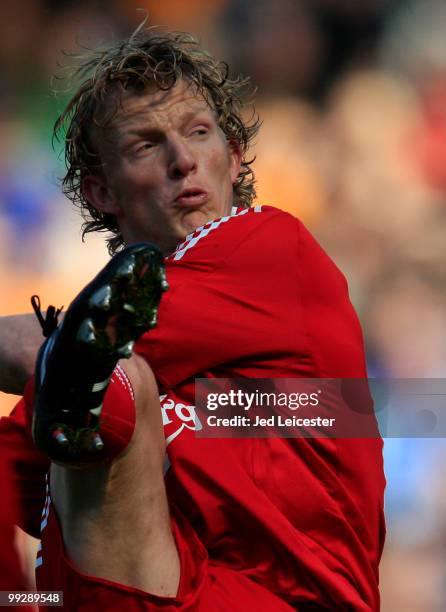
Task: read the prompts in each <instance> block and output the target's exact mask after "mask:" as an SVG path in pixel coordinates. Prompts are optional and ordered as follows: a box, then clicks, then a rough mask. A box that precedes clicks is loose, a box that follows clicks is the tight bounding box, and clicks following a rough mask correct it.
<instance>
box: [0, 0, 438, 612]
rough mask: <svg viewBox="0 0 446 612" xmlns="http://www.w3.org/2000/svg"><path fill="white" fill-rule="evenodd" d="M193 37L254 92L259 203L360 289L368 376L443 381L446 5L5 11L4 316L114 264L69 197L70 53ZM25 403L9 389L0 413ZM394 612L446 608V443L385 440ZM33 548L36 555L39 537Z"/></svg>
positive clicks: (349, 0) (386, 591)
mask: <svg viewBox="0 0 446 612" xmlns="http://www.w3.org/2000/svg"><path fill="white" fill-rule="evenodd" d="M138 8H144V9H146V10H147V11H148V12H149V16H150V22H151V23H152V24H161V25H165V26H167V27H169V28H171V29H180V30H188V31H191V32H193V33H195V34H196V35H197V36H198V37H199V38H200V39H201V41H202V43H203V45H204V46H205V47H207V48H208V49H209V50H210V51H211V52H213V53H214V54H215V55H217V56H219V57H221V58H222V59H225V60H227V61H228V62H229V64H230V66H231V68H232V71H233V72H236V71H242V72H243V73H245V74H250V75H252V77H253V80H254V82H255V83H256V84H257V85H258V95H257V110H258V112H259V114H260V116H261V118H262V119H263V127H262V129H261V132H260V135H259V137H258V140H257V143H256V147H255V153H256V155H257V162H256V172H257V177H258V200H259V202H260V203H264V204H268V203H269V204H274V205H275V206H278V207H281V208H283V209H285V210H288V211H290V212H292V213H294V214H295V215H297V216H299V217H300V218H301V219H302V220H303V221H304V222H305V223H306V224H307V225H308V226H309V227H310V229H311V230H312V231H313V233H314V234H315V235H316V236H317V237H318V238H319V240H320V241H321V243H322V244H323V246H324V247H325V248H326V250H327V251H328V252H329V254H330V255H331V256H332V257H333V258H334V260H335V261H336V262H337V263H338V265H339V266H340V268H341V269H342V270H343V272H344V273H345V274H346V276H347V277H348V280H349V283H350V291H351V297H352V300H353V302H354V304H355V306H356V308H357V310H358V312H359V315H360V318H361V320H362V323H363V328H364V330H365V334H366V340H367V347H368V360H369V370H370V375H371V376H372V377H395V378H442V377H444V376H445V368H446V294H445V292H446V283H445V280H446V279H445V276H446V265H445V264H446V240H445V237H446V37H445V35H444V32H445V28H446V3H445V2H444V0H361V1H359V2H358V0H307V1H305V0H274V2H272V1H271V0H188V2H182V1H181V0H163V1H162V2H161V1H159V0H153V1H152V0H110V1H105V0H102V1H101V0H88V1H86V0H85V1H83V0H72V1H69V0H21V2H20V3H18V2H11V3H4V4H3V5H2V11H1V16H0V22H1V32H2V36H1V37H0V73H1V79H0V287H1V289H0V314H12V313H19V312H27V311H30V304H29V298H30V295H31V294H33V293H38V294H39V295H40V296H41V299H42V302H43V304H44V305H47V304H48V303H52V304H56V305H57V306H59V305H62V304H65V305H67V304H68V303H69V301H70V299H71V298H72V297H73V296H74V295H75V293H76V292H77V291H78V290H79V289H80V288H81V287H82V286H83V284H84V283H85V282H86V281H87V280H89V279H90V277H91V276H92V275H93V274H94V273H96V272H97V271H98V270H99V269H100V267H101V266H102V265H103V263H104V262H105V261H106V259H107V255H106V251H105V248H104V246H103V243H102V239H101V238H100V237H99V238H95V237H91V236H89V237H88V238H87V241H86V243H85V244H82V242H81V239H80V221H79V218H78V214H77V212H76V211H73V210H72V209H71V204H70V203H69V202H68V200H65V199H64V198H63V196H61V194H60V188H59V178H60V177H61V176H62V175H63V156H62V155H61V154H60V147H59V146H58V144H57V143H55V146H54V149H53V148H52V142H51V132H52V125H53V123H54V121H55V119H56V117H57V114H58V111H60V109H61V108H63V105H64V102H65V101H66V99H67V97H66V95H65V94H59V95H57V96H55V95H54V94H53V93H52V89H53V88H54V87H55V88H57V89H61V86H60V84H59V85H58V84H57V82H56V83H54V82H53V83H52V75H54V73H55V72H57V71H58V64H60V63H61V62H62V63H63V61H64V59H63V55H62V53H61V51H62V50H65V51H68V52H69V51H74V50H76V48H77V45H79V44H80V45H85V46H87V47H88V46H90V47H94V46H95V45H96V44H97V43H98V42H104V41H107V40H110V39H111V38H113V39H119V38H120V37H121V36H122V35H126V34H128V33H129V32H130V31H132V30H133V29H134V28H135V27H136V25H137V24H138V23H139V22H140V20H141V18H142V15H141V13H139V12H137V9H138ZM15 401H16V398H14V397H13V396H7V395H1V394H0V412H1V413H3V414H6V413H7V412H9V410H10V409H11V408H12V406H13V405H14V403H15ZM385 460H386V474H387V480H388V488H387V494H386V513H387V521H388V539H387V544H386V549H385V553H384V557H383V562H382V566H381V583H382V610H383V611H384V612H436V611H440V610H445V609H446V586H445V585H446V575H445V572H446V563H445V561H446V481H445V479H444V478H443V470H444V467H445V465H446V442H445V440H444V439H438V438H437V439H430V438H423V439H386V440H385ZM26 543H27V546H28V547H29V548H31V546H30V544H29V542H28V541H26Z"/></svg>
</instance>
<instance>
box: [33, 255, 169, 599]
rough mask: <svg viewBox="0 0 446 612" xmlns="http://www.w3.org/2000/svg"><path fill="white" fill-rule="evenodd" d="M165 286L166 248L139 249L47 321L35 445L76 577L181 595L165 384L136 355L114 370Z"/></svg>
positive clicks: (151, 318)
mask: <svg viewBox="0 0 446 612" xmlns="http://www.w3.org/2000/svg"><path fill="white" fill-rule="evenodd" d="M166 285H167V283H166V281H165V278H164V267H163V258H162V255H161V253H160V252H159V251H158V249H156V247H153V245H150V244H145V243H143V244H140V245H133V246H130V247H127V248H126V249H125V250H124V251H122V252H120V253H119V254H118V255H116V256H115V257H114V258H113V259H112V260H111V261H110V262H109V263H108V264H107V266H106V267H105V268H104V269H103V270H102V271H101V272H100V273H99V274H98V275H97V276H96V278H95V279H93V281H92V282H91V283H90V284H89V285H87V287H86V288H85V289H84V290H83V291H82V292H81V293H80V294H79V295H78V296H77V298H76V299H75V300H74V301H73V302H72V304H71V305H70V307H69V308H68V310H67V312H66V314H65V317H64V321H63V323H62V325H61V326H59V327H58V328H56V329H55V330H54V331H53V330H52V329H51V328H52V327H54V325H53V322H54V321H53V319H52V318H51V317H50V320H49V321H48V320H47V321H45V322H44V321H42V323H43V325H42V326H43V328H44V332H46V335H48V336H49V338H48V340H47V342H46V343H45V344H44V345H43V347H42V349H41V351H40V353H39V356H38V359H37V367H36V377H35V397H34V402H33V403H34V418H33V436H34V439H35V441H36V444H37V445H38V447H39V448H40V450H42V451H43V452H44V453H46V454H47V455H48V456H49V457H50V458H51V459H52V460H53V462H54V463H53V466H52V469H51V483H50V487H51V496H52V498H53V502H54V508H55V510H56V512H57V514H58V517H59V521H60V526H61V528H62V532H63V537H64V544H65V548H66V552H67V553H68V557H70V558H71V560H72V561H73V562H74V564H75V565H77V567H78V568H79V570H80V571H81V572H83V573H86V574H92V575H96V576H99V577H102V578H106V579H109V580H114V581H116V582H120V583H123V584H126V585H129V586H133V587H137V588H140V589H143V590H145V591H152V592H154V593H160V594H173V595H174V594H175V593H176V589H177V586H178V575H179V572H178V558H177V553H176V547H175V542H174V540H173V537H172V533H171V528H170V517H169V512H168V507H167V501H166V493H165V490H164V480H163V460H164V438H163V430H162V423H161V411H160V405H159V399H158V391H157V385H156V382H155V379H154V376H153V374H152V372H151V370H150V368H149V366H148V365H147V364H146V363H145V362H144V361H143V360H142V359H141V358H139V357H136V356H133V357H132V359H131V360H130V361H129V363H128V365H127V366H126V369H127V373H128V376H127V375H126V374H125V372H124V371H123V370H122V368H121V367H120V366H117V362H118V360H119V359H120V358H121V357H127V358H129V357H130V356H131V354H132V348H133V344H134V341H135V340H137V339H138V338H139V337H140V336H141V334H142V333H144V332H145V331H146V330H147V329H149V328H150V327H151V326H153V325H154V323H155V320H156V313H157V308H158V305H159V301H160V298H161V294H162V291H163V290H165V289H166ZM36 311H37V313H39V310H38V309H36ZM122 382H123V383H124V384H123V385H121V383H122ZM135 417H136V423H135ZM44 554H45V551H43V555H42V556H44Z"/></svg>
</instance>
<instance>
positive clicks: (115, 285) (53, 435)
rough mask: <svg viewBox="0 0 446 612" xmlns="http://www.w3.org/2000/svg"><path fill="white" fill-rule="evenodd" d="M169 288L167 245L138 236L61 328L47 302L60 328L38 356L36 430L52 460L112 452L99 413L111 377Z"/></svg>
mask: <svg viewBox="0 0 446 612" xmlns="http://www.w3.org/2000/svg"><path fill="white" fill-rule="evenodd" d="M167 288H168V285H167V281H166V276H165V269H164V261H163V256H162V254H161V252H160V251H159V250H158V249H157V247H155V246H153V245H152V244H150V243H140V244H135V245H132V246H129V247H127V248H126V249H124V250H123V251H121V252H120V253H118V254H117V255H115V256H114V257H113V259H111V261H110V262H109V263H108V264H107V265H106V266H105V268H104V269H103V270H102V271H101V272H99V274H98V275H97V276H96V277H95V278H94V279H93V280H92V281H91V282H90V283H89V284H88V285H87V286H86V287H85V288H84V289H83V290H82V291H81V292H80V293H79V295H78V296H77V297H76V298H75V299H74V301H73V302H72V303H71V304H70V306H69V308H68V310H67V312H66V314H65V317H64V319H63V321H62V323H61V324H60V325H59V326H58V327H57V318H56V321H55V322H54V308H52V309H51V310H50V309H48V310H49V312H50V319H51V313H52V315H53V328H54V327H55V329H54V331H53V332H52V333H50V332H48V330H47V334H46V335H48V336H49V337H48V339H47V340H46V341H45V342H44V344H43V345H42V347H41V349H40V352H39V354H38V357H37V363H36V375H35V405H34V417H33V437H34V441H35V444H36V446H37V447H38V448H39V449H40V450H41V451H42V452H44V453H45V454H46V455H48V456H49V457H50V458H51V459H52V460H54V461H56V462H62V463H65V464H72V465H82V464H88V463H91V462H93V463H94V462H100V461H101V458H102V457H103V456H104V457H105V456H106V449H104V443H103V441H102V439H101V436H100V414H101V408H102V402H103V398H104V395H105V392H106V390H107V387H108V384H109V381H110V377H111V375H112V373H113V370H114V368H115V366H116V364H117V362H118V361H119V359H123V358H124V359H125V358H129V357H130V356H131V354H132V350H133V345H134V343H135V341H136V340H137V339H138V338H139V337H140V336H141V335H142V334H143V333H144V332H145V331H147V330H149V329H151V328H152V327H154V326H155V325H156V316H157V309H158V306H159V303H160V300H161V296H162V294H163V292H164V291H166V290H167ZM35 301H36V300H35V299H34V303H33V306H34V308H35V310H36V311H37V307H36V305H35ZM38 316H39V319H40V320H41V323H43V327H44V334H45V323H44V322H43V321H42V316H41V314H40V312H38ZM56 316H57V313H56ZM47 324H48V321H47ZM49 324H50V325H51V321H50V322H49Z"/></svg>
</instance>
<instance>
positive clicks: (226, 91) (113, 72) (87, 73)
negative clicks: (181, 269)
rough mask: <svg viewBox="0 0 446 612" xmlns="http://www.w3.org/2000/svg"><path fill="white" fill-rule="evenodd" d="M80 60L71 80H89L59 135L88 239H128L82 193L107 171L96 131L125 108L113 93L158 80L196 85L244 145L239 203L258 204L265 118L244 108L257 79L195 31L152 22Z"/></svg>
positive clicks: (65, 185) (70, 190)
mask: <svg viewBox="0 0 446 612" xmlns="http://www.w3.org/2000/svg"><path fill="white" fill-rule="evenodd" d="M75 59H76V65H75V66H74V68H72V74H71V78H74V79H75V80H77V81H79V80H80V81H81V85H80V86H79V87H78V89H77V91H76V93H75V94H74V95H73V97H72V98H71V99H70V101H69V102H68V104H67V106H66V108H65V110H64V111H63V112H62V114H61V115H60V116H59V118H58V119H57V121H56V124H55V126H54V136H55V138H56V139H58V140H63V141H64V145H65V163H66V167H67V172H66V174H65V176H64V177H63V179H62V189H63V192H64V194H66V195H67V196H68V198H69V199H70V200H71V201H72V202H73V203H74V204H75V205H76V206H78V207H79V209H80V211H81V214H82V217H83V219H84V223H83V226H82V230H83V231H82V237H84V236H85V234H88V233H89V232H95V231H100V232H108V233H110V234H111V236H110V237H109V238H108V239H107V246H108V250H109V252H110V253H111V254H113V253H115V252H116V251H117V250H118V249H119V248H121V247H122V246H123V244H124V241H123V238H122V235H121V234H120V231H119V228H118V225H117V222H116V219H115V217H114V216H113V215H111V214H108V213H104V212H101V211H99V210H97V209H96V208H94V206H92V205H91V204H90V203H89V202H88V201H87V199H86V198H85V196H84V194H83V192H82V181H83V179H84V177H85V176H87V175H88V174H100V173H101V171H102V168H103V163H102V161H101V159H100V157H99V154H98V152H97V150H96V147H95V146H94V143H93V131H94V128H95V127H100V128H104V127H106V126H107V125H108V124H109V122H110V121H111V120H112V119H113V117H114V116H115V114H116V113H117V112H118V111H119V98H120V96H116V95H113V94H116V91H117V90H118V91H122V92H124V91H130V92H132V91H134V92H140V91H143V90H144V89H145V88H146V87H147V86H149V85H153V84H155V85H156V87H158V88H159V89H161V90H168V89H170V88H171V87H173V86H174V85H175V84H176V83H177V82H178V81H179V79H185V80H186V81H187V82H188V83H190V84H191V85H193V86H194V87H195V88H196V90H197V92H198V93H199V94H201V95H202V96H203V97H204V99H205V100H206V101H207V103H208V104H209V105H210V106H211V108H213V109H214V111H215V113H216V117H217V122H218V124H219V126H220V128H221V129H222V131H223V133H224V134H225V136H226V138H227V140H228V141H233V142H234V141H235V142H237V143H238V146H239V147H240V150H241V153H242V165H241V169H240V173H239V175H238V177H237V180H236V182H235V184H234V188H233V189H234V203H235V204H236V205H237V206H242V207H249V206H251V204H252V202H253V200H254V198H255V177H254V173H253V170H252V167H251V164H252V162H253V161H254V160H253V159H247V157H246V155H247V152H248V149H249V146H250V144H251V143H252V140H253V138H254V137H255V135H256V134H257V131H258V129H259V125H260V122H259V119H258V117H257V115H256V114H255V113H254V110H253V111H252V115H251V118H250V119H249V120H246V119H244V117H243V110H244V108H245V107H246V106H247V105H251V94H252V90H251V88H250V80H249V78H245V77H242V76H237V77H235V78H230V77H229V71H228V66H227V64H226V63H224V62H220V61H217V60H215V59H214V58H213V57H212V56H211V55H210V54H209V53H208V52H206V51H204V50H203V49H201V48H200V46H199V43H198V41H197V40H196V39H195V38H194V37H193V36H191V35H190V34H187V33H182V32H166V31H162V30H161V29H159V28H157V27H145V24H144V23H143V24H141V26H139V27H138V28H137V30H136V31H135V32H134V33H133V34H132V35H131V36H130V37H129V38H128V39H126V40H124V41H123V42H120V43H119V44H114V45H112V46H108V47H107V48H104V49H97V50H93V51H88V52H87V53H86V54H82V55H77V56H75ZM119 88H120V89H119Z"/></svg>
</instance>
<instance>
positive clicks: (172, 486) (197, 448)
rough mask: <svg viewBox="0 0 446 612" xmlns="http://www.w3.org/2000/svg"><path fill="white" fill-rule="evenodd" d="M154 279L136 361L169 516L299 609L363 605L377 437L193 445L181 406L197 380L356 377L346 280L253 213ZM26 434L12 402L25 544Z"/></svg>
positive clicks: (296, 238) (188, 417)
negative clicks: (141, 360) (152, 387)
mask: <svg viewBox="0 0 446 612" xmlns="http://www.w3.org/2000/svg"><path fill="white" fill-rule="evenodd" d="M167 277H168V281H169V284H170V290H169V291H168V292H167V293H166V294H165V296H164V297H163V300H162V303H161V306H160V309H159V316H158V327H157V328H156V329H155V330H152V331H151V332H150V333H148V334H146V335H144V336H143V338H142V339H141V340H140V341H139V342H138V343H137V346H136V350H137V352H139V353H140V354H142V355H144V357H145V358H146V359H147V361H148V362H149V364H150V365H151V366H152V368H153V370H154V372H155V375H156V377H157V380H158V382H159V384H160V387H161V389H162V391H163V392H166V393H167V394H168V395H167V398H166V399H165V400H164V401H163V403H162V412H163V420H164V423H165V432H166V439H167V443H168V447H167V448H168V455H169V459H170V468H169V469H168V472H167V475H166V482H167V488H168V495H169V499H170V501H171V503H172V505H175V506H176V507H178V508H180V509H181V512H182V514H183V515H184V516H185V517H186V518H187V519H188V521H189V522H190V524H191V525H192V527H193V528H194V530H195V532H196V533H197V534H198V536H199V538H200V540H201V541H202V542H203V544H204V546H205V548H206V551H207V553H208V556H209V563H210V564H211V565H213V564H214V565H219V566H222V567H227V568H231V569H235V570H237V571H238V572H240V573H242V574H243V575H245V576H247V577H250V578H252V579H253V580H255V581H256V582H259V583H262V584H263V585H264V586H265V587H266V588H267V589H269V590H271V591H272V592H274V593H276V594H277V595H279V596H281V597H283V599H284V600H286V601H288V602H290V603H292V604H293V605H295V606H296V607H297V608H298V609H300V608H299V602H306V603H307V604H311V603H312V602H313V603H314V604H315V605H317V607H318V608H317V609H324V607H325V608H327V609H328V610H333V609H347V608H348V609H353V610H356V611H366V610H377V609H378V607H379V594H378V561H379V558H380V555H381V550H382V545H383V537H384V523H383V491H384V476H383V468H382V441H381V440H380V439H379V437H377V438H375V439H367V440H346V439H343V440H340V439H333V440H330V439H301V438H299V439H290V438H286V439H277V438H266V439H255V438H251V439H201V438H197V437H196V436H195V432H194V429H195V423H196V421H195V420H194V416H193V408H192V407H191V406H193V404H194V379H195V377H227V378H230V377H254V378H279V377H285V378H302V377H303V378H310V377H315V378H363V377H365V376H366V368H365V359H364V347H363V339H362V333H361V329H360V326H359V323H358V320H357V317H356V315H355V312H354V310H353V308H352V306H351V303H350V301H349V297H348V289H347V283H346V281H345V278H344V276H343V275H342V274H341V272H340V271H339V270H338V269H337V268H336V266H335V265H334V263H333V262H332V261H331V260H330V258H329V257H328V256H327V255H326V254H325V252H324V251H323V250H322V249H321V248H320V246H319V245H318V244H317V243H316V241H315V240H314V239H313V238H312V236H311V235H310V234H309V232H308V231H307V230H306V229H305V228H304V226H303V225H302V224H301V223H300V222H299V221H298V220H296V219H295V218H294V217H292V216H291V215H289V214H287V213H284V212H282V211H279V210H277V209H274V208H272V207H267V206H263V207H255V208H253V209H233V211H232V215H230V216H228V217H223V218H221V219H217V220H215V221H213V222H211V223H208V224H207V225H205V226H204V227H203V228H199V229H197V230H196V231H195V232H194V233H193V234H192V235H191V236H189V237H188V238H187V239H186V240H185V241H184V243H182V244H180V245H179V246H178V248H177V249H176V251H175V253H173V254H172V255H171V256H170V257H168V258H167ZM27 427H29V419H28V423H27V417H26V415H25V409H24V403H23V402H22V403H20V404H19V405H18V407H17V409H16V411H15V416H14V417H13V418H10V419H8V420H6V421H5V422H4V424H3V430H4V431H5V433H6V435H7V436H9V438H10V439H11V440H14V453H15V461H16V464H17V468H16V469H17V470H18V471H19V472H20V474H18V488H19V489H20V490H21V493H22V496H26V499H27V501H26V503H27V507H28V508H29V510H30V512H29V515H28V516H27V517H26V526H27V528H28V530H30V531H31V532H34V533H35V532H36V529H37V528H38V524H39V519H40V512H39V513H37V511H36V508H37V506H40V510H41V508H42V507H43V498H44V496H45V491H44V486H43V484H42V482H43V474H44V471H45V465H47V462H46V460H45V459H44V458H43V457H42V456H41V455H40V454H39V453H38V452H37V451H33V452H34V454H35V457H34V464H32V458H31V454H32V452H31V448H30V446H29V444H30V441H29V433H28V430H27ZM28 479H29V480H30V483H31V484H30V485H29V486H28V485H27V483H26V481H27V480H28ZM31 486H32V488H30V487H31ZM302 609H304V608H302Z"/></svg>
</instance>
